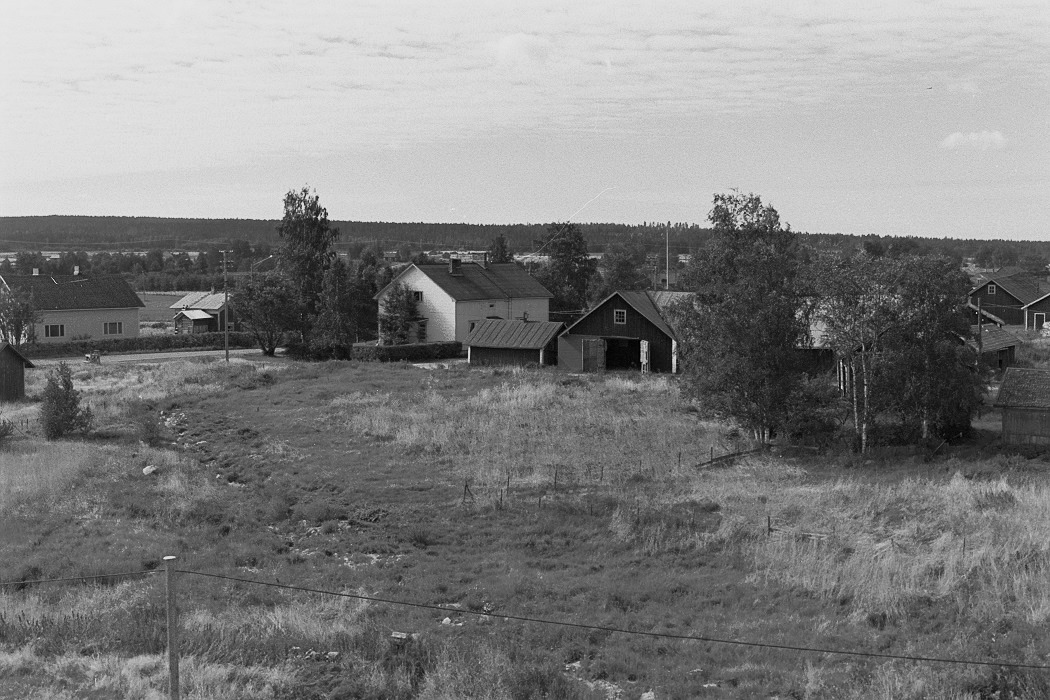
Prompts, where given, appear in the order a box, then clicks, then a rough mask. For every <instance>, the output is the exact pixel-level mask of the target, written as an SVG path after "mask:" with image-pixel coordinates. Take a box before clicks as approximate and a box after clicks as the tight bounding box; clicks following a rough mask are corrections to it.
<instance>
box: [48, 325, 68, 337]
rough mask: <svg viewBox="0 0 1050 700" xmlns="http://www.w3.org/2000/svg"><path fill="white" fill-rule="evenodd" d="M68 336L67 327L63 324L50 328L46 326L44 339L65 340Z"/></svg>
mask: <svg viewBox="0 0 1050 700" xmlns="http://www.w3.org/2000/svg"><path fill="white" fill-rule="evenodd" d="M65 336H66V327H65V326H64V325H62V324H61V323H56V324H54V325H50V326H44V337H45V338H64V337H65Z"/></svg>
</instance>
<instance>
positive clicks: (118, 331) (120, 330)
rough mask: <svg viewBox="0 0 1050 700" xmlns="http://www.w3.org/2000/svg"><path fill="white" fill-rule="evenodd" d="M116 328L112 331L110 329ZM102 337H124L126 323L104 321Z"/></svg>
mask: <svg viewBox="0 0 1050 700" xmlns="http://www.w3.org/2000/svg"><path fill="white" fill-rule="evenodd" d="M110 326H114V327H115V330H113V331H110V330H109V327H110ZM102 335H124V322H123V321H103V323H102Z"/></svg>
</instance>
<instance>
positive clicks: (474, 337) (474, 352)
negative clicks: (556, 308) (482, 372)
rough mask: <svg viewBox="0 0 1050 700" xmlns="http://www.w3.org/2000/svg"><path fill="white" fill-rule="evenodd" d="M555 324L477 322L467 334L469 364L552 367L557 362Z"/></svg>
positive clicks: (560, 327) (560, 326)
mask: <svg viewBox="0 0 1050 700" xmlns="http://www.w3.org/2000/svg"><path fill="white" fill-rule="evenodd" d="M564 328H565V324H563V323H559V322H557V321H536V322H533V321H500V320H485V321H479V322H478V323H477V324H476V325H475V326H474V330H472V331H470V333H469V334H467V340H466V346H467V362H469V363H470V364H472V365H528V364H536V365H553V364H556V363H557V361H558V333H560V332H561V331H562V330H563V329H564Z"/></svg>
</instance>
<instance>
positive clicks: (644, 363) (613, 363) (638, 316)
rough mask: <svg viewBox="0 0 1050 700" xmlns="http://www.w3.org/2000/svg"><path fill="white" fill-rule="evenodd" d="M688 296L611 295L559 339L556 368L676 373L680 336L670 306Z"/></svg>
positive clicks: (623, 293) (665, 293)
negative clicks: (670, 313) (671, 317)
mask: <svg viewBox="0 0 1050 700" xmlns="http://www.w3.org/2000/svg"><path fill="white" fill-rule="evenodd" d="M691 297H692V295H691V294H689V293H688V292H613V293H612V294H610V295H609V296H608V297H606V298H605V299H603V300H602V301H601V302H599V303H598V305H596V306H595V307H594V308H593V309H591V310H590V311H588V312H587V313H586V314H585V315H584V316H583V317H582V318H580V319H579V320H578V321H576V322H575V323H573V324H572V325H571V326H569V327H568V328H566V329H565V331H564V332H563V333H562V334H561V336H560V337H559V338H558V366H559V367H563V368H565V369H568V370H570V371H575V372H579V371H589V370H595V369H639V370H642V371H652V372H677V371H678V336H677V335H675V332H674V329H673V328H672V327H671V325H670V324H669V323H668V321H667V309H668V307H669V306H670V305H671V304H673V303H675V302H676V301H680V300H683V299H689V298H691Z"/></svg>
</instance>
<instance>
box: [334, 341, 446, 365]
mask: <svg viewBox="0 0 1050 700" xmlns="http://www.w3.org/2000/svg"><path fill="white" fill-rule="evenodd" d="M462 355H463V344H462V343H460V342H459V341H448V342H442V343H412V344H409V345H376V344H374V343H359V344H357V345H354V347H353V348H352V349H351V351H350V359H352V360H363V361H370V362H400V361H402V360H404V361H407V362H420V361H425V360H442V359H447V358H450V357H462Z"/></svg>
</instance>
